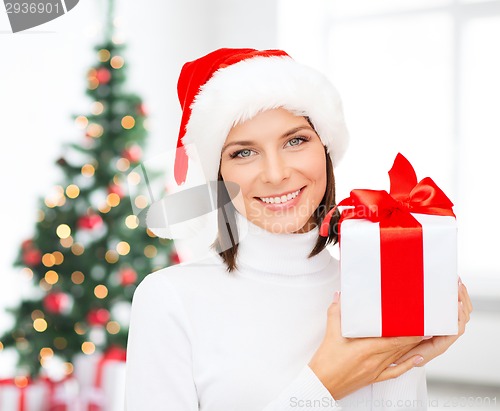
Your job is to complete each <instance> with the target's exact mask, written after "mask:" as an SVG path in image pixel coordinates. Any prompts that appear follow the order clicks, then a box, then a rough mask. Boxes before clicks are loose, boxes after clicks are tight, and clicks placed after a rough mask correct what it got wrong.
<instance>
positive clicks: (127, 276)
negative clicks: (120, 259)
mask: <svg viewBox="0 0 500 411" xmlns="http://www.w3.org/2000/svg"><path fill="white" fill-rule="evenodd" d="M118 278H119V280H120V284H121V285H122V286H123V287H126V286H127V285H132V284H135V282H136V281H137V273H136V271H135V270H134V269H132V268H130V267H126V268H122V269H121V270H120V272H119V273H118Z"/></svg>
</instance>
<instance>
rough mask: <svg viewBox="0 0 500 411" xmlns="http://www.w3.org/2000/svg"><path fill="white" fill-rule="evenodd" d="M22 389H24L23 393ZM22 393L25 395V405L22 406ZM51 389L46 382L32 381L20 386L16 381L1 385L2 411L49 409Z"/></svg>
mask: <svg viewBox="0 0 500 411" xmlns="http://www.w3.org/2000/svg"><path fill="white" fill-rule="evenodd" d="M21 390H24V394H22V392H21ZM21 395H24V406H23V407H22V406H21V401H22V399H21ZM48 395H49V390H48V387H47V385H46V384H45V383H43V382H34V383H30V384H29V385H28V386H27V387H25V388H19V387H17V386H16V385H15V384H14V383H12V384H8V385H6V384H1V385H0V411H21V410H22V411H49V408H48V399H49V398H48Z"/></svg>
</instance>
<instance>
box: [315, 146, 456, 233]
mask: <svg viewBox="0 0 500 411" xmlns="http://www.w3.org/2000/svg"><path fill="white" fill-rule="evenodd" d="M389 178H390V180H391V189H390V194H389V193H387V191H384V190H360V189H357V190H352V191H351V195H350V197H348V198H346V199H344V200H342V201H341V202H340V203H339V204H338V206H353V207H354V208H351V209H347V210H344V211H343V212H342V219H351V218H355V219H356V218H357V219H367V220H370V221H373V222H378V221H384V225H385V226H389V227H401V226H405V225H406V224H407V223H408V222H409V221H415V219H414V217H412V215H411V214H410V213H417V214H432V215H441V216H453V217H455V214H454V213H453V210H452V207H453V203H452V202H451V201H450V199H449V198H448V197H447V196H446V194H445V193H443V191H442V190H441V189H440V188H439V187H438V186H437V185H436V183H435V182H434V181H433V180H432V179H431V178H430V177H426V178H424V179H422V181H420V182H419V183H418V182H417V176H416V174H415V170H414V169H413V167H412V165H411V164H410V162H409V161H408V160H407V159H406V158H405V157H404V156H403V155H402V154H400V153H398V155H397V156H396V159H395V160H394V165H393V166H392V168H391V170H390V171H389ZM336 208H337V207H334V208H332V209H331V210H330V211H329V212H328V214H327V215H326V216H325V218H324V219H323V222H322V223H321V227H320V235H321V236H323V237H327V236H328V228H329V226H330V220H331V218H332V215H333V213H334V212H335V210H336Z"/></svg>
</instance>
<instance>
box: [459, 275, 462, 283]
mask: <svg viewBox="0 0 500 411" xmlns="http://www.w3.org/2000/svg"><path fill="white" fill-rule="evenodd" d="M458 284H462V279H461V278H460V276H459V277H458Z"/></svg>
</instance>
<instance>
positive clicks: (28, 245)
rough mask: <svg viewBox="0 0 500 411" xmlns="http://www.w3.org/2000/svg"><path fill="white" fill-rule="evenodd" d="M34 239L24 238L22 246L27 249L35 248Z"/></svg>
mask: <svg viewBox="0 0 500 411" xmlns="http://www.w3.org/2000/svg"><path fill="white" fill-rule="evenodd" d="M33 245H34V243H33V240H32V239H29V240H24V241H23V242H22V243H21V248H22V249H23V250H27V249H29V248H33Z"/></svg>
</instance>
